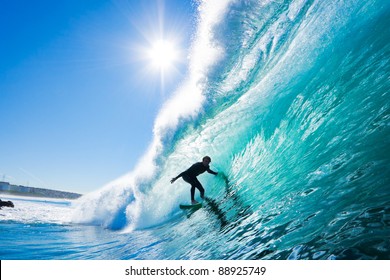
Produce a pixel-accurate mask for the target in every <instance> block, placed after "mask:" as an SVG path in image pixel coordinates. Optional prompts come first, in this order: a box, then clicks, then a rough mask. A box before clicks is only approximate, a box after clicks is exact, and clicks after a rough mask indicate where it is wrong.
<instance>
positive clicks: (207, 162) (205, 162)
mask: <svg viewBox="0 0 390 280" xmlns="http://www.w3.org/2000/svg"><path fill="white" fill-rule="evenodd" d="M202 162H203V165H204V166H209V164H210V162H211V158H210V157H209V156H205V157H203V159H202Z"/></svg>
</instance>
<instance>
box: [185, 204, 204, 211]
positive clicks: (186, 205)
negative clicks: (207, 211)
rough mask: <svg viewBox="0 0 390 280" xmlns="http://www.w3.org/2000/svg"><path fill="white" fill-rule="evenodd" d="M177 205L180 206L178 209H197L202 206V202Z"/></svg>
mask: <svg viewBox="0 0 390 280" xmlns="http://www.w3.org/2000/svg"><path fill="white" fill-rule="evenodd" d="M179 207H180V209H183V210H197V209H199V208H202V203H197V204H180V205H179Z"/></svg>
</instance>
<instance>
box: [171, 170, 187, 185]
mask: <svg viewBox="0 0 390 280" xmlns="http://www.w3.org/2000/svg"><path fill="white" fill-rule="evenodd" d="M183 173H184V172H182V173H180V174H179V175H177V176H176V177H175V178H172V179H171V184H173V183H174V182H175V181H176V180H177V179H179V178H180V177H181V176H183Z"/></svg>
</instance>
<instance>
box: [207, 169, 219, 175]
mask: <svg viewBox="0 0 390 280" xmlns="http://www.w3.org/2000/svg"><path fill="white" fill-rule="evenodd" d="M207 172H208V173H210V174H213V175H218V172H215V171H213V170H211V169H210V168H208V169H207Z"/></svg>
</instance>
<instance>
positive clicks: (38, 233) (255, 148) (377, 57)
mask: <svg viewBox="0 0 390 280" xmlns="http://www.w3.org/2000/svg"><path fill="white" fill-rule="evenodd" d="M389 26H390V2H389V1H385V0H376V1H375V0H373V1H358V0H349V1H334V0H330V1H315V0H295V1H283V0H274V1H201V2H200V3H199V15H198V26H197V33H196V34H195V36H194V40H193V44H192V49H191V63H190V68H189V73H188V77H187V78H186V79H185V80H184V81H183V83H182V84H181V85H180V86H179V87H178V89H177V90H176V91H175V92H173V93H172V98H171V99H170V100H169V101H167V103H166V104H164V106H163V108H162V109H161V112H160V113H159V115H158V117H157V119H156V121H155V127H154V131H153V133H154V136H153V141H152V143H151V145H150V148H149V149H148V151H147V152H146V153H145V155H144V157H143V158H141V159H140V161H139V164H138V165H137V167H136V168H135V169H134V170H133V171H131V172H130V173H128V174H126V175H124V176H123V177H121V178H119V179H117V180H115V181H113V182H111V183H109V184H107V185H106V186H104V187H103V188H101V189H99V190H97V191H95V192H93V193H90V194H87V195H85V196H83V197H82V198H81V199H79V200H77V201H63V200H61V201H55V200H44V199H35V200H34V199H29V198H25V199H20V198H13V199H11V200H13V201H14V203H15V208H13V209H10V208H3V209H2V210H0V236H1V243H0V258H1V259H283V260H285V259H390V238H389V237H390V137H389V136H390V28H389ZM204 155H209V156H210V157H211V158H212V163H211V168H212V169H213V170H216V171H219V172H220V175H218V176H216V177H215V176H212V175H210V174H207V173H205V174H203V175H200V176H199V179H200V181H201V182H202V184H203V185H204V187H205V189H206V196H207V197H208V200H207V201H206V202H205V204H204V207H203V208H202V209H200V210H198V211H196V212H193V213H189V212H183V211H182V210H180V209H179V207H178V205H179V203H182V202H188V201H189V186H188V185H187V184H186V183H184V182H183V181H182V180H181V179H180V180H178V181H176V182H175V183H174V184H171V183H170V179H171V178H172V177H174V176H176V175H177V174H179V173H180V172H181V171H183V170H185V169H186V168H188V167H189V166H190V165H191V164H192V163H194V162H197V161H200V160H201V158H202V157H203V156H204ZM197 195H199V193H197ZM1 198H2V199H7V198H3V197H1Z"/></svg>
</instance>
